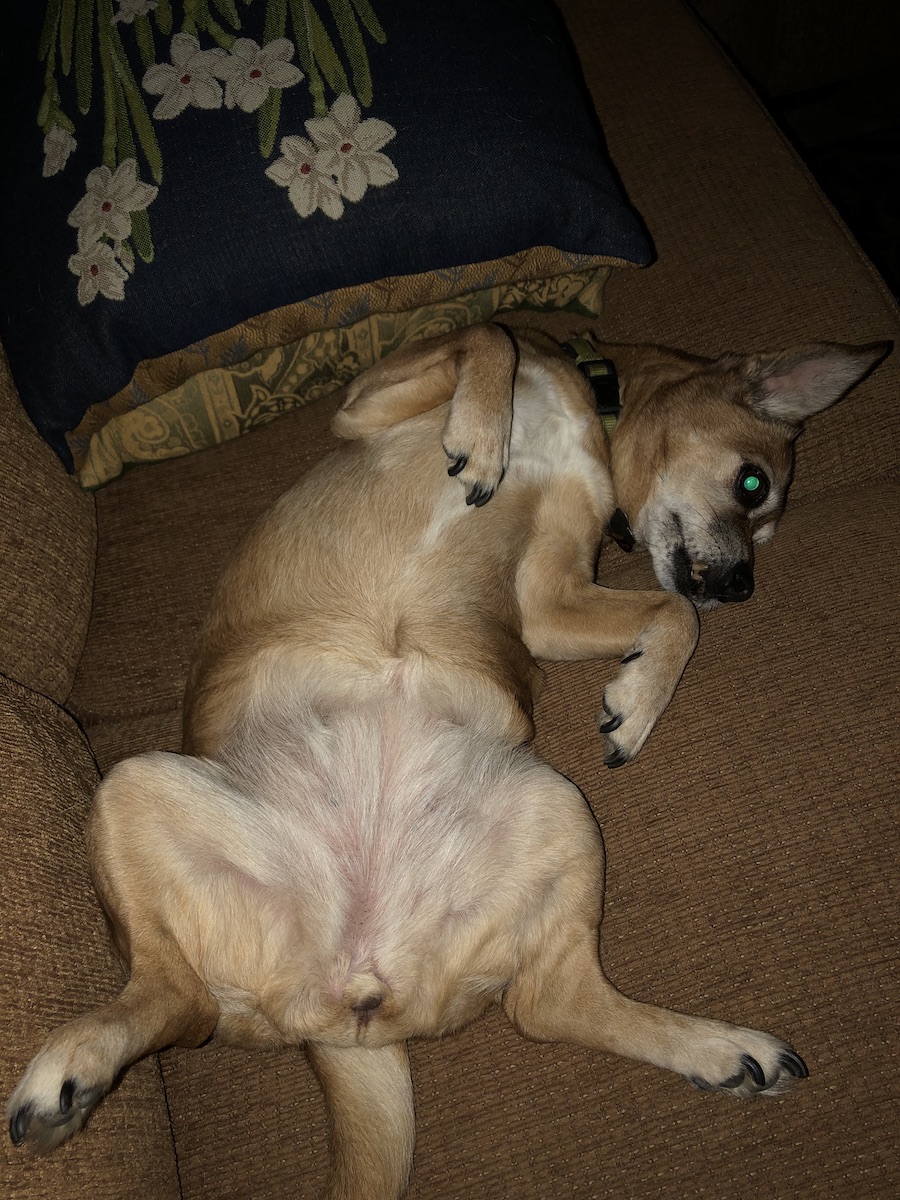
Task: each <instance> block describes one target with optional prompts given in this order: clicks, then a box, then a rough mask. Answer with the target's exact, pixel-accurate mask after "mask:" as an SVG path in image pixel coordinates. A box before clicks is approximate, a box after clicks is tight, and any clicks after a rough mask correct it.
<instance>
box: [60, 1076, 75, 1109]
mask: <svg viewBox="0 0 900 1200" xmlns="http://www.w3.org/2000/svg"><path fill="white" fill-rule="evenodd" d="M74 1095H75V1080H74V1079H67V1080H66V1081H65V1082H64V1083H63V1085H62V1087H61V1088H60V1089H59V1111H60V1112H61V1113H67V1112H68V1111H69V1110H70V1109H71V1107H72V1098H73V1096H74Z"/></svg>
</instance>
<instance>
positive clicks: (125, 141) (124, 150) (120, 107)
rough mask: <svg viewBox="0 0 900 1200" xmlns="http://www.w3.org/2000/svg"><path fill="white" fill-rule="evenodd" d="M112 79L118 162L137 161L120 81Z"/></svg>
mask: <svg viewBox="0 0 900 1200" xmlns="http://www.w3.org/2000/svg"><path fill="white" fill-rule="evenodd" d="M114 79H115V90H116V136H117V139H118V151H119V161H120V162H121V161H122V159H125V158H133V159H137V147H136V146H135V144H134V137H133V136H132V133H131V125H130V124H129V121H128V102H127V101H126V99H125V90H124V88H123V87H122V80H121V79H120V78H119V77H118V75H116V76H115V77H114Z"/></svg>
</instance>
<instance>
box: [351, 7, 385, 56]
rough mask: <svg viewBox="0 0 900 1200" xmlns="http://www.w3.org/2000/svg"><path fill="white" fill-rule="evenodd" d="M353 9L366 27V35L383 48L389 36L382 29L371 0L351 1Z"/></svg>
mask: <svg viewBox="0 0 900 1200" xmlns="http://www.w3.org/2000/svg"><path fill="white" fill-rule="evenodd" d="M351 3H352V4H353V7H354V8H355V9H356V12H357V15H358V17H359V19H360V20H361V21H362V23H363V25H365V27H366V33H368V35H369V36H370V37H371V38H374V40H375V41H376V42H378V44H379V46H383V45H384V43H385V42H386V41H387V34H386V33H385V32H384V30H383V29H382V28H381V22H380V21H379V20H378V18H377V17H376V16H375V12H374V10H373V8H372V5H371V4H370V3H369V0H351Z"/></svg>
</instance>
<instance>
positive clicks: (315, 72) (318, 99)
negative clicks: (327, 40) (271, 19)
mask: <svg viewBox="0 0 900 1200" xmlns="http://www.w3.org/2000/svg"><path fill="white" fill-rule="evenodd" d="M290 4H291V23H292V24H293V27H294V43H295V45H296V47H297V58H298V59H299V62H300V66H301V68H302V70H303V73H304V75H305V76H306V78H307V81H308V82H309V94H310V96H311V97H312V102H313V112H314V113H315V115H316V116H317V117H324V116H325V114H326V113H327V112H328V104H327V103H326V100H325V83H324V81H323V79H322V75H321V73H320V71H319V68H318V67H317V66H316V60H315V59H314V58H313V52H312V40H311V38H310V33H309V21H308V20H307V13H308V11H309V5H308V3H307V0H290Z"/></svg>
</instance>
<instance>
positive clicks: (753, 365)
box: [732, 342, 893, 425]
mask: <svg viewBox="0 0 900 1200" xmlns="http://www.w3.org/2000/svg"><path fill="white" fill-rule="evenodd" d="M892 345H893V343H892V342H875V343H873V344H871V345H868V346H838V345H824V344H820V345H812V346H798V347H795V348H794V349H792V350H782V351H779V352H776V353H772V354H753V355H749V356H747V357H746V358H745V359H744V360H743V364H742V366H741V374H742V375H743V376H744V378H745V379H747V380H748V381H749V383H750V384H751V393H750V396H749V403H750V404H751V406H752V407H753V408H755V409H756V410H757V411H758V412H759V413H761V414H762V415H763V416H766V417H770V418H772V419H774V420H776V421H786V422H787V423H788V424H791V425H800V424H801V423H802V422H803V421H805V420H806V419H807V417H812V416H815V414H816V413H820V412H822V411H823V410H824V409H826V408H828V407H830V405H832V404H834V403H835V401H836V400H840V398H841V397H842V396H844V395H846V393H847V392H849V391H850V389H851V388H852V387H855V385H856V384H857V383H859V382H860V380H861V379H863V378H864V377H865V376H866V375H868V373H869V372H870V371H871V370H872V368H873V367H874V366H875V365H876V364H877V363H879V362H880V361H881V360H882V359H883V358H884V357H885V355H887V354H888V353H889V352H890V350H891V348H892ZM733 363H734V360H733V359H732V365H733Z"/></svg>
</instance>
